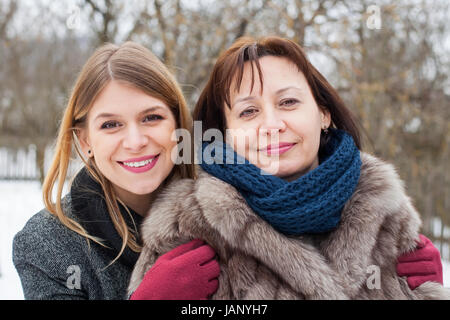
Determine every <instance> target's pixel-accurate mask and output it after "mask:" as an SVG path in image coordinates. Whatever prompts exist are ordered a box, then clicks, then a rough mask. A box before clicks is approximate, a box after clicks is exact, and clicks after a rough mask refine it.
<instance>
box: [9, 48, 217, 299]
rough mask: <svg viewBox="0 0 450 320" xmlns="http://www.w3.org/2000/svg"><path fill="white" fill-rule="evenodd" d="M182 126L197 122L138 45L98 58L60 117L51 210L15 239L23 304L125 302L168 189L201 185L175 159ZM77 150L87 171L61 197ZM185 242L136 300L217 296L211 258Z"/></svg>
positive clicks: (200, 245) (204, 248) (47, 193)
mask: <svg viewBox="0 0 450 320" xmlns="http://www.w3.org/2000/svg"><path fill="white" fill-rule="evenodd" d="M177 128H184V129H187V130H189V129H190V128H191V117H190V114H189V111H188V108H187V106H186V103H185V100H184V98H183V95H182V92H181V90H180V88H179V86H178V84H177V82H176V80H175V79H174V77H173V76H172V75H171V74H170V72H169V71H168V70H167V68H166V67H165V66H164V65H163V64H162V63H161V62H160V61H159V60H158V59H157V57H156V56H154V55H153V54H152V53H151V52H150V51H149V50H147V49H145V48H144V47H142V46H140V45H137V44H134V43H132V42H127V43H125V44H123V45H121V46H115V45H112V44H107V45H104V46H102V47H100V48H99V49H98V50H96V51H95V53H94V54H93V55H92V56H91V57H90V58H89V60H88V61H87V63H86V65H85V66H84V67H83V69H82V71H81V73H80V75H79V77H78V79H77V81H76V83H75V86H74V89H73V92H72V94H71V97H70V100H69V103H68V106H67V108H66V110H65V113H64V117H63V119H62V123H61V127H60V131H59V135H58V139H57V145H56V153H55V157H54V159H53V163H52V165H51V167H50V170H49V172H48V175H47V176H46V178H45V181H44V185H43V195H44V202H45V206H46V208H45V209H44V210H42V211H41V212H39V213H37V214H36V215H34V216H33V217H32V218H31V219H30V220H29V221H28V223H27V224H26V225H25V227H24V228H23V230H22V231H20V232H19V233H18V234H17V235H16V237H15V239H14V245H13V260H14V264H15V266H16V268H17V271H18V273H19V275H20V278H21V281H22V286H23V290H24V296H25V298H26V299H125V298H127V297H128V296H127V294H126V287H127V284H128V282H129V278H130V274H131V271H132V269H133V267H134V265H135V262H136V260H137V258H138V254H139V252H140V250H141V242H140V236H139V232H138V227H139V225H140V222H141V220H142V219H143V217H144V216H145V215H146V213H147V212H148V210H149V208H150V206H151V204H152V201H153V199H154V198H155V197H156V196H157V194H158V192H159V191H160V189H161V188H163V187H164V185H166V184H168V183H171V182H172V183H173V182H174V181H176V180H178V179H180V178H187V179H193V178H194V177H195V173H194V167H193V165H192V164H180V165H174V163H173V161H172V159H171V152H172V150H173V149H174V148H176V147H177V142H176V141H175V139H172V135H173V133H174V130H175V129H177ZM73 150H76V151H77V152H78V154H79V156H80V157H81V158H82V159H83V161H84V163H85V165H84V167H83V169H82V170H81V171H80V172H79V173H78V174H77V176H76V177H75V179H74V181H73V183H72V184H71V189H70V193H69V194H68V195H67V196H65V197H64V198H62V189H63V185H64V182H65V181H66V178H67V169H68V165H69V162H70V161H71V154H72V151H73ZM52 195H56V201H55V202H53V200H52ZM189 240H192V239H189ZM186 242H187V243H186V244H183V245H181V246H179V247H178V248H175V249H174V250H172V251H171V252H169V253H167V254H166V255H164V256H163V257H161V258H160V259H159V260H158V264H159V267H158V268H153V269H152V271H151V272H149V273H148V274H147V275H146V277H145V279H144V280H143V281H142V282H141V283H140V285H139V286H138V288H137V290H136V291H135V292H134V294H133V295H132V296H131V299H206V298H207V297H208V296H209V295H211V294H212V293H214V292H215V291H216V290H217V286H218V283H217V277H218V275H219V266H218V263H217V261H215V260H214V255H215V252H214V251H213V250H212V249H211V247H209V246H208V245H206V244H205V243H204V242H202V241H201V240H197V239H194V240H192V241H186ZM187 275H188V276H187Z"/></svg>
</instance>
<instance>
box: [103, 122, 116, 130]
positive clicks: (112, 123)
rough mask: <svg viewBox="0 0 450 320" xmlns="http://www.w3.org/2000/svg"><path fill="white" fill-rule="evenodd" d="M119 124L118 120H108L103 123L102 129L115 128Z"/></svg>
mask: <svg viewBox="0 0 450 320" xmlns="http://www.w3.org/2000/svg"><path fill="white" fill-rule="evenodd" d="M118 126H119V123H118V122H117V121H108V122H105V123H104V124H102V126H101V129H113V128H116V127H118Z"/></svg>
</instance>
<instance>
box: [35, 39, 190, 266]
mask: <svg viewBox="0 0 450 320" xmlns="http://www.w3.org/2000/svg"><path fill="white" fill-rule="evenodd" d="M112 80H117V81H121V82H126V83H129V84H131V85H133V86H134V87H136V88H138V89H140V90H142V91H143V92H145V93H147V94H149V95H151V96H153V97H155V98H157V99H160V100H162V101H164V102H165V103H166V104H167V105H168V106H169V108H170V110H171V112H172V113H173V115H174V117H175V119H176V122H177V123H176V126H177V128H184V129H186V130H189V131H191V128H192V119H191V116H190V112H189V109H188V107H187V104H186V101H185V99H184V97H183V94H182V91H181V89H180V87H179V85H178V83H177V81H176V80H175V77H174V76H173V75H172V74H171V73H170V72H169V70H168V68H167V67H166V66H165V65H164V64H163V63H162V62H161V61H160V60H159V59H158V58H157V57H156V56H155V55H154V54H153V53H151V52H150V51H149V50H148V49H146V48H145V47H143V46H141V45H139V44H136V43H133V42H126V43H124V44H123V45H121V46H116V45H113V44H105V45H103V46H101V47H100V48H98V49H97V50H96V51H95V52H94V54H93V55H92V56H91V57H90V58H89V59H88V61H87V62H86V64H85V65H84V67H83V69H82V70H81V73H80V74H79V76H78V79H77V80H76V82H75V86H74V88H73V90H72V94H71V96H70V100H69V102H68V105H67V107H66V110H65V112H64V116H63V119H62V122H61V125H60V128H59V133H58V137H57V140H56V150H55V155H54V158H53V161H52V163H51V166H50V169H49V171H48V173H47V175H46V177H45V180H44V184H43V197H44V204H45V207H46V208H47V210H48V211H50V212H51V213H52V214H54V215H55V216H56V217H57V218H58V219H59V220H60V221H61V223H62V224H64V225H65V226H66V227H68V228H69V229H71V230H73V231H75V232H77V233H78V234H80V235H82V236H83V237H85V238H86V239H87V241H88V243H89V240H92V241H94V242H96V243H98V244H100V245H102V246H105V245H104V244H103V243H102V240H101V239H99V238H96V237H95V236H93V235H89V234H88V233H87V231H86V230H85V229H84V228H83V227H82V226H81V225H80V224H79V223H78V222H77V221H75V220H74V219H71V218H69V217H68V216H67V215H66V214H65V213H64V211H63V209H62V202H61V201H62V190H63V186H64V182H65V180H66V178H67V172H68V166H69V163H70V160H71V154H72V150H73V149H75V150H76V152H77V153H78V155H79V156H80V157H81V159H82V160H83V162H84V164H85V167H86V169H87V170H88V171H89V173H90V175H91V176H92V177H93V178H94V179H95V180H96V181H97V182H98V183H99V184H100V185H101V187H102V190H103V193H104V197H105V201H106V205H107V208H108V212H109V215H110V217H111V220H112V222H113V224H114V227H115V229H116V230H117V232H118V234H119V235H120V237H121V238H122V248H121V250H120V252H119V254H118V256H117V257H116V258H115V259H114V260H113V261H112V262H111V263H113V262H114V261H116V260H117V259H118V258H119V256H120V255H121V254H122V253H123V251H124V250H125V248H126V246H128V247H129V248H130V249H131V250H133V251H135V252H140V250H141V247H140V245H139V243H138V241H137V237H136V235H135V234H134V231H133V230H132V229H130V228H129V227H128V225H127V223H126V221H125V219H124V217H123V216H122V214H121V212H120V209H119V206H118V202H120V203H121V204H122V205H123V206H124V207H125V209H126V210H127V212H128V214H130V212H129V210H128V209H127V207H126V206H125V205H124V204H123V203H122V202H121V201H120V199H118V198H117V197H116V195H115V192H114V190H113V187H112V184H111V182H110V181H109V180H107V179H106V178H105V177H104V175H103V174H102V173H101V172H100V170H99V169H98V167H97V165H96V164H95V160H93V159H91V158H89V160H87V161H86V160H85V159H84V157H83V156H82V153H81V152H80V150H79V147H78V145H77V135H76V131H77V130H78V129H80V128H82V127H84V126H85V125H86V118H87V114H88V112H89V110H90V108H91V106H92V104H93V103H94V101H95V99H96V97H97V96H98V94H99V93H100V92H101V91H102V90H103V88H105V86H106V85H107V84H108V83H109V82H110V81H112ZM191 163H193V162H191ZM175 176H176V177H179V178H195V167H194V165H193V164H185V163H182V164H180V165H175V167H174V168H173V170H172V172H171V174H170V175H169V177H168V178H167V179H166V181H168V180H169V179H171V178H172V177H175ZM56 183H57V189H56V202H55V203H54V202H53V201H52V194H53V190H54V188H55V186H56Z"/></svg>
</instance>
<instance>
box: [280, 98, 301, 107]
mask: <svg viewBox="0 0 450 320" xmlns="http://www.w3.org/2000/svg"><path fill="white" fill-rule="evenodd" d="M298 102H299V101H298V100H297V99H285V100H283V101H281V102H280V105H281V106H283V107H290V106H293V105H296V104H297V103H298Z"/></svg>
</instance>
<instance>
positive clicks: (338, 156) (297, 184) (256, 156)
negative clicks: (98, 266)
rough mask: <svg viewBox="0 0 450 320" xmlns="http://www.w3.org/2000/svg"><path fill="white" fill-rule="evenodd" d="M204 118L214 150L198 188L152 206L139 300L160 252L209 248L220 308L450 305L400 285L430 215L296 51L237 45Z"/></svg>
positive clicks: (219, 71)
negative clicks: (366, 145) (294, 302)
mask: <svg viewBox="0 0 450 320" xmlns="http://www.w3.org/2000/svg"><path fill="white" fill-rule="evenodd" d="M194 119H195V120H198V121H202V130H203V132H204V133H205V137H206V136H207V137H211V136H214V137H215V140H214V141H213V142H211V143H204V144H203V145H202V148H201V151H202V152H201V160H203V161H202V162H201V167H202V169H203V172H201V173H200V175H199V178H198V179H197V180H195V181H194V180H189V179H185V180H181V181H178V182H177V183H176V184H172V185H171V186H169V187H168V188H167V189H166V190H165V192H164V194H162V195H161V196H160V197H158V199H156V200H155V202H154V203H153V206H152V209H151V211H150V213H149V215H148V216H147V218H146V219H145V220H144V222H143V226H142V237H143V241H144V248H143V251H142V253H141V256H140V258H139V260H138V262H137V264H136V268H135V270H134V272H133V275H132V280H131V283H130V286H129V290H130V292H132V291H133V290H134V288H136V287H137V285H138V284H139V283H140V281H141V279H142V278H143V275H144V274H145V272H146V270H147V269H148V268H149V266H151V265H152V264H153V263H154V262H155V260H156V259H157V257H158V255H159V254H160V253H162V252H165V251H167V250H169V249H171V248H173V247H174V246H175V245H177V244H179V243H182V242H185V241H187V240H189V239H192V238H200V237H201V238H203V239H204V240H205V241H206V242H207V243H208V244H210V245H211V246H212V247H213V248H214V249H215V251H216V252H217V254H218V257H219V262H220V265H221V275H220V277H219V283H220V285H219V289H218V291H217V292H216V293H215V294H214V295H213V298H215V299H349V298H350V299H405V298H406V299H429V298H431V299H433V298H449V297H450V296H449V294H448V292H446V291H445V289H444V288H443V287H442V285H441V284H440V283H437V282H434V281H436V277H430V278H428V279H427V278H422V280H423V281H422V282H424V283H422V284H421V285H420V286H419V287H417V288H416V289H414V290H413V286H411V283H409V285H408V282H407V280H406V279H405V278H403V277H401V276H402V275H403V274H402V273H401V272H400V274H399V275H398V274H397V272H396V266H397V257H398V256H400V255H401V254H404V253H407V252H410V251H412V250H413V249H414V248H415V247H416V245H417V242H418V241H419V233H418V231H419V228H420V224H421V221H420V218H419V215H418V213H417V212H416V210H415V209H414V207H413V205H412V203H411V201H410V199H409V197H408V196H407V195H406V194H405V191H404V188H403V183H402V181H401V180H400V179H399V177H398V175H397V173H396V172H395V170H394V168H393V166H392V165H390V164H387V163H385V162H384V161H382V160H380V159H377V158H376V157H374V156H372V155H369V154H367V153H364V152H361V151H360V148H361V143H360V135H359V132H358V128H357V125H356V122H355V120H354V118H353V116H352V114H351V112H350V111H349V110H348V109H347V108H346V107H345V105H344V103H343V102H342V100H341V99H340V98H339V96H338V94H337V92H336V91H335V90H334V89H333V88H332V86H331V85H330V84H329V83H328V81H327V80H326V79H325V78H324V77H323V76H322V75H321V74H320V73H319V72H318V71H317V70H316V69H315V68H314V67H313V66H312V65H311V64H310V63H309V61H308V60H307V58H306V57H305V55H304V53H303V51H302V50H301V48H300V47H299V46H298V45H297V44H295V43H294V42H292V41H289V40H285V39H281V38H277V37H271V38H266V39H262V40H260V41H256V40H254V39H249V38H244V39H241V40H239V41H237V42H236V43H235V44H233V45H232V46H231V48H229V49H228V50H227V51H226V52H224V53H223V54H222V55H221V56H220V57H219V59H218V60H217V63H216V65H215V66H214V69H213V72H212V74H211V77H210V79H209V81H208V83H207V85H206V87H205V89H204V90H203V92H202V94H201V96H200V98H199V101H198V103H197V105H196V108H195V111H194ZM222 137H225V139H224V140H222ZM436 264H437V265H439V262H438V261H437V262H436V263H435V264H434V265H436ZM430 266H433V264H430ZM425 269H427V267H426V268H425ZM151 270H152V269H150V271H151ZM427 280H432V281H427Z"/></svg>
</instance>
